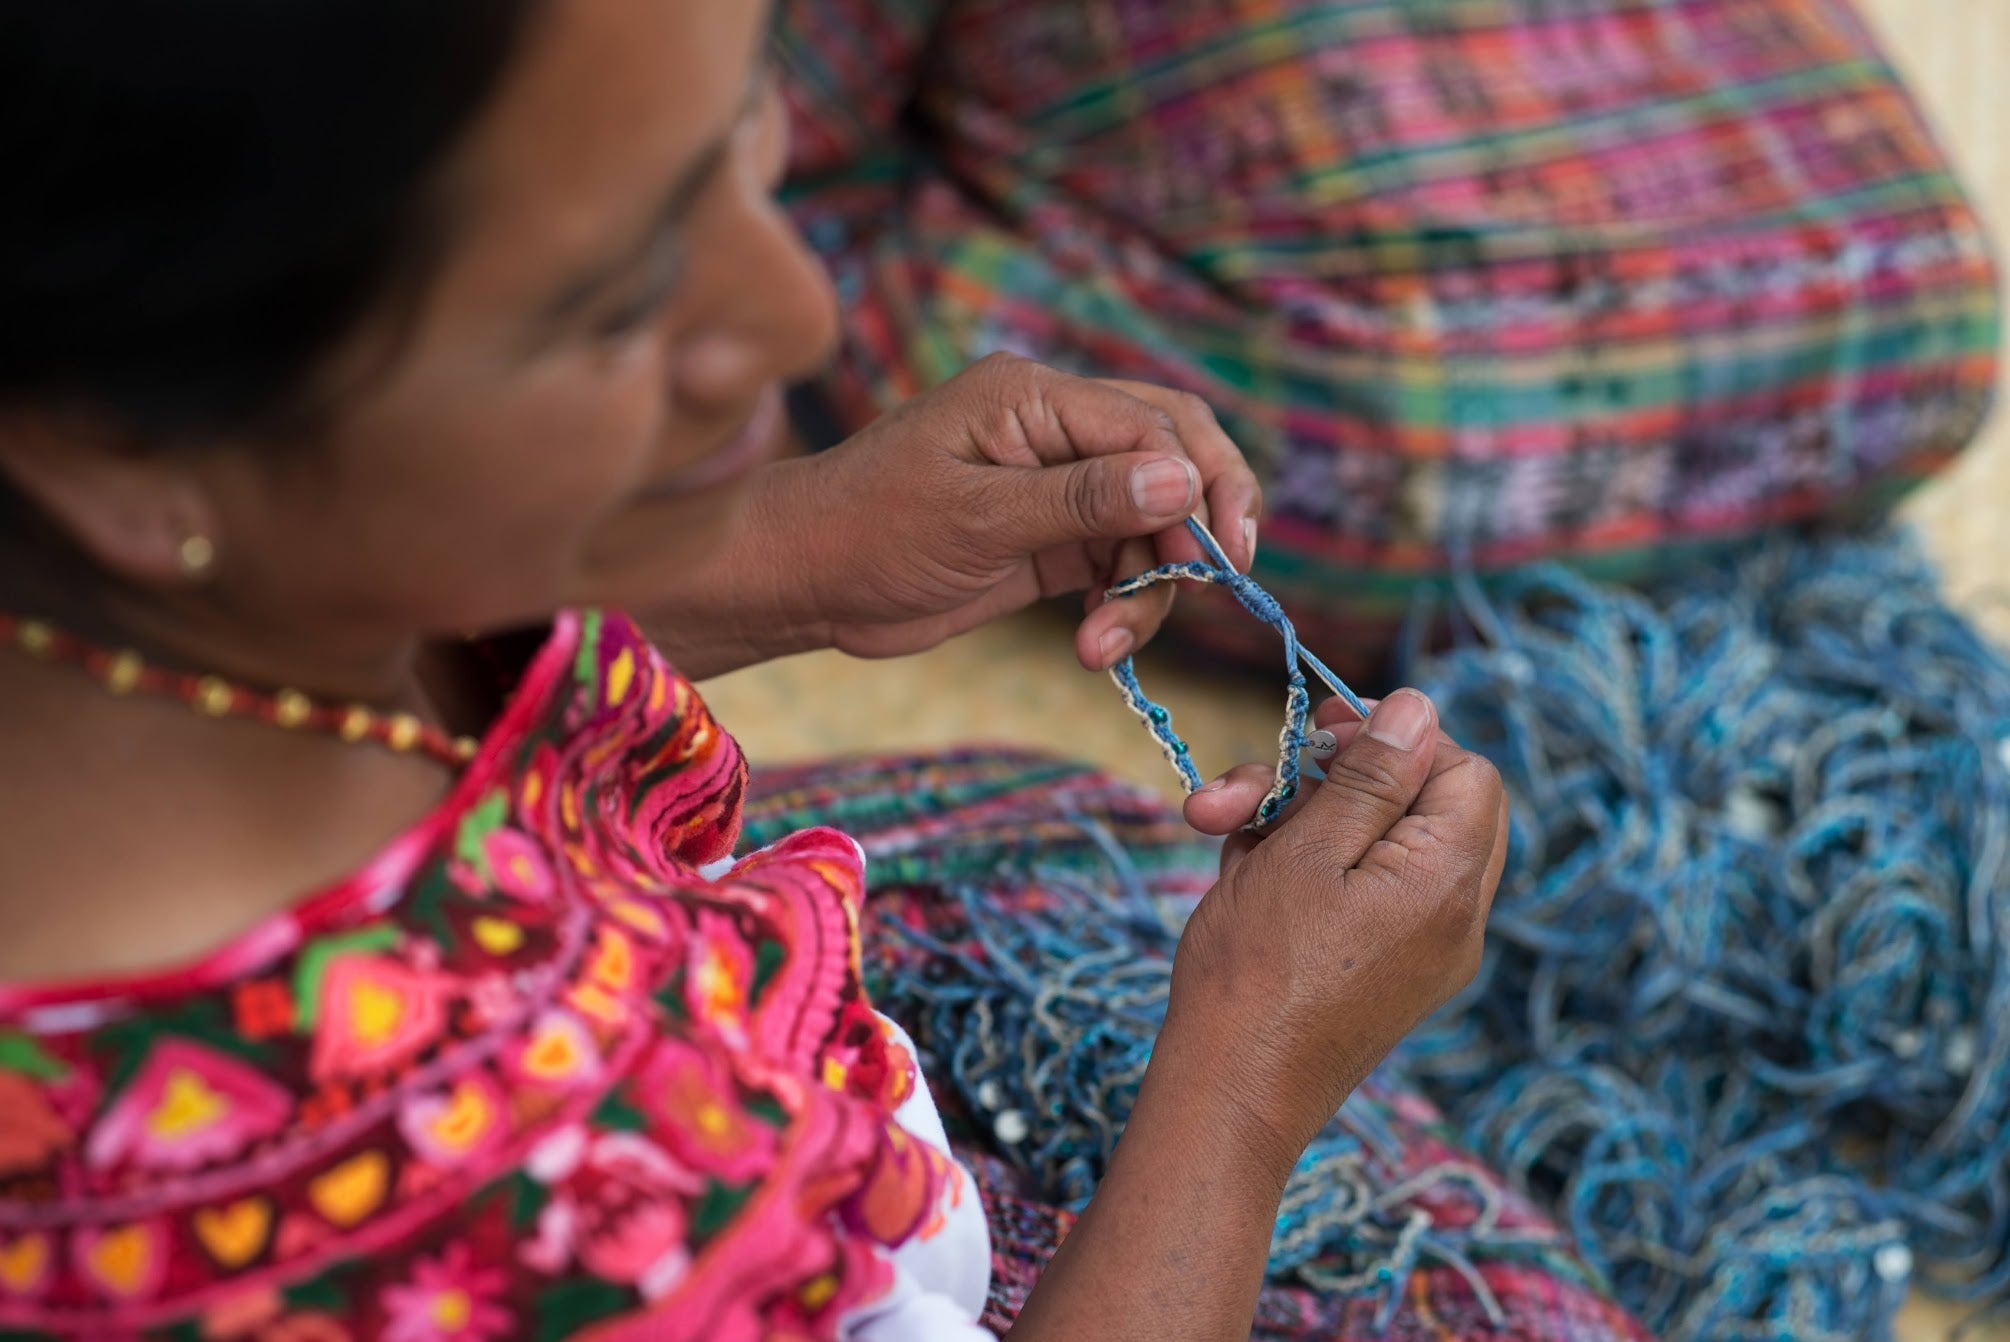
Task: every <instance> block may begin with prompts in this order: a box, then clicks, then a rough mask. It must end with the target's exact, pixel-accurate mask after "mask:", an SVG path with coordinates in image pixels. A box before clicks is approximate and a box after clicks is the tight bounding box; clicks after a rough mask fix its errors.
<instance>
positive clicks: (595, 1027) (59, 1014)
mask: <svg viewBox="0 0 2010 1342" xmlns="http://www.w3.org/2000/svg"><path fill="white" fill-rule="evenodd" d="M745 777H746V767H745V763H744V761H743V759H742V757H741V755H740V752H739V749H738V747H737V746H736V745H735V744H734V742H733V740H732V738H731V737H729V736H727V735H726V734H725V733H724V732H723V731H721V730H720V729H719V727H718V726H717V725H716V724H715V723H714V722H713V720H712V718H711V716H710V714H709V713H708V712H707V711H706V709H705V707H704V705H703V703H702V702H701V701H700V700H699V698H698V696H697V694H696V693H695V691H694V690H693V689H692V687H691V685H690V684H689V683H688V682H686V681H685V680H683V679H682V678H681V677H679V676H678V675H677V674H676V673H675V672H674V671H673V670H672V669H671V668H670V667H669V666H668V665H667V664H666V663H665V662H664V661H663V660H662V659H661V658H660V657H659V656H658V655H657V653H656V652H655V650H654V649H653V648H652V647H651V646H650V645H649V643H648V642H647V641H646V640H645V639H644V638H643V637H642V636H641V634H640V632H639V631H638V630H637V629H636V628H635V626H634V625H633V624H632V623H630V622H629V621H627V620H625V619H622V618H619V617H615V616H602V615H599V614H594V613H586V614H581V615H567V616H564V617H562V618H560V619H559V620H558V621H557V623H556V625H555V627H554V630H553V632H552V635H551V637H550V639H549V641H548V642H547V643H546V644H545V645H544V646H543V648H542V649H541V650H540V651H538V653H537V654H536V655H535V657H534V658H533V659H532V661H531V663H530V665H529V668H528V670H527V671H526V672H525V673H524V675H523V677H522V679H521V681H520V682H519V684H518V686H517V688H516V691H515V693H514V695H513V696H512V698H511V701H510V704H509V706H508V707H507V709H506V710H505V711H504V713H503V715H502V716H501V718H500V719H499V720H498V721H497V723H496V725H495V726H494V728H493V729H492V730H491V731H490V733H489V734H488V737H487V739H486V740H485V741H484V743H483V745H482V748H481V751H480V753H479V755H478V756H477V757H476V759H475V760H474V762H473V763H472V765H471V766H470V767H469V769H468V771H467V773H466V774H465V776H464V777H463V778H462V779H461V780H460V782H459V784H458V786H457V787H456V789H455V790H454V792H453V793H452V795H451V796H450V797H449V798H448V799H447V800H446V801H445V802H444V803H443V804H442V805H440V806H439V807H438V808H437V809H436V810H434V811H433V812H432V813H431V814H429V815H427V816H426V817H424V818H423V819H422V820H420V821H419V822H418V823H417V824H416V825H414V826H413V827H412V828H411V829H410V830H408V831H407V832H405V833H404V834H403V835H401V836H399V837H398V838H397V839H395V840H394V841H393V842H391V843H390V844H389V845H388V846H386V847H385V848H384V849H383V850H382V851H381V852H380V853H379V854H378V855H377V856H376V857H375V858H373V859H372V860H371V861H370V862H369V863H368V864H367V865H365V866H364V867H363V868H362V869H361V870H359V871H357V872H355V873H354V874H353V875H351V876H350V877H348V878H347V879H345V880H343V881H342V882H341V883H339V884H338V885H336V886H334V887H333V888H331V889H327V890H324V891H321V892H319V893H316V894H313V895H311V896H310V897H308V898H305V899H302V900H300V901H299V902H297V903H296V904H294V905H293V906H292V907H291V908H289V909H288V910H286V911H285V912H283V913H281V914H279V915H277V916H275V917H273V918H271V919H269V920H267V921H266V922H265V923H263V924H262V925H260V926H258V927H256V928H254V929H253V930H251V931H250V932H248V933H246V934H244V935H242V936H240V937H238V938H236V939H234V940H233V941H231V942H230V943H229V944H227V945H225V946H224V947H222V948H221V949H219V950H218V951H216V952H215V953H214V954H212V955H209V956H208V957H206V958H204V959H203V960H201V961H200V962H198V963H194V964H190V965H187V966H184V967H181V968H177V969H175V970H172V971H170V972H165V973H160V974H155V975H151V976H147V977H142V978H134V979H125V980H121V981H119V982H115V983H70V984H60V985H0V1336H5V1337H28V1338H66V1339H67V1338H92V1339H101V1338H102V1339H131V1338H147V1339H155V1338H159V1339H168V1338H172V1339H178V1340H182V1342H187V1340H191V1339H204V1340H211V1339H214V1340H215V1342H235V1340H236V1339H246V1340H247V1342H348V1340H351V1339H353V1340H355V1342H362V1339H374V1338H382V1339H385V1340H386V1342H498V1340H499V1339H505V1338H507V1339H516V1338H524V1339H548V1338H562V1337H575V1336H576V1337H581V1338H591V1339H599V1340H604V1342H616V1340H617V1339H629V1338H633V1339H644V1338H647V1339H652V1340H655V1339H672V1338H692V1339H699V1338H703V1339H716V1340H717V1342H738V1340H740V1339H754V1338H812V1337H826V1338H828V1337H836V1338H848V1339H857V1342H908V1340H909V1339H917V1338H923V1337H927V1338H931V1339H932V1338H952V1339H953V1338H959V1337H965V1336H971V1337H988V1336H989V1334H987V1333H983V1332H982V1331H980V1330H979V1329H977V1327H976V1325H975V1324H974V1323H973V1322H972V1320H973V1319H974V1318H975V1317H976V1315H977V1313H978V1311H979V1310H980V1308H981V1307H982V1303H983V1294H984V1289H985V1284H986V1278H987V1274H988V1267H989V1250H988V1244H987V1241H986V1235H985V1229H984V1221H983V1218H982V1215H981V1210H980V1208H979V1207H978V1206H977V1199H976V1193H975V1190H974V1187H973V1186H972V1185H971V1183H970V1182H969V1180H968V1178H967V1177H966V1176H965V1175H964V1173H963V1172H962V1170H961V1169H960V1168H959V1167H958V1166H957V1165H956V1164H955V1162H954V1161H953V1160H952V1159H951V1158H950V1157H949V1155H948V1154H947V1150H946V1143H945V1142H944V1140H943V1136H942V1126H941V1123H940V1120H939V1119H938V1118H937V1117H936V1115H935V1112H934V1108H933V1106H932V1104H930V1102H929V1100H928V1093H927V1090H926V1088H925V1087H924V1086H922V1085H921V1084H920V1082H919V1078H918V1076H917V1074H916V1071H915V1067H914V1063H913V1052H912V1048H911V1046H910V1044H909V1043H908V1041H907V1039H906V1037H905V1036H904V1035H902V1034H901V1033H900V1031H899V1030H898V1029H897V1028H895V1027H893V1026H892V1025H891V1024H890V1023H889V1022H887V1021H886V1020H885V1019H884V1018H883V1017H881V1016H879V1015H878V1014H877V1013H875V1012H874V1011H873V1010H872V1008H871V1006H870V1004H869V1003H868V1002H867V1000H866V997H865V994H864V992H863V990H862V988H861V985H860V981H859V960H858V944H857V936H858V910H859V906H860V901H861V899H862V895H863V889H864V879H863V876H864V873H863V861H862V858H861V855H860V853H859V850H858V848H857V846H856V845H855V844H853V843H852V842H851V840H849V839H847V838H845V837H844V836H843V835H841V834H838V833H836V832H834V831H830V830H809V831H805V832H803V833H799V834H796V835H793V836H791V837H790V838H788V839H785V840H783V841H782V842H780V843H778V844H776V845H774V846H773V847H771V848H768V849H766V850H764V851H762V852H759V853H756V854H754V855H752V856H750V857H748V858H746V859H744V860H742V861H739V862H737V863H735V862H733V861H732V860H731V857H730V854H731V852H732V849H733V844H734V841H735V838H736V834H737V828H738V823H739V814H740V807H741V800H742V794H743V790H744V784H745Z"/></svg>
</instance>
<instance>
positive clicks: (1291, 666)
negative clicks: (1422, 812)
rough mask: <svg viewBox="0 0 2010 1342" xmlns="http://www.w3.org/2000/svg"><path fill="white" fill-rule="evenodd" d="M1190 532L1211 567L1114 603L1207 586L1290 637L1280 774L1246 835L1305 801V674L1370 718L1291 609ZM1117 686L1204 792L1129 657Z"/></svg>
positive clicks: (1156, 576)
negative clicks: (1302, 640)
mask: <svg viewBox="0 0 2010 1342" xmlns="http://www.w3.org/2000/svg"><path fill="white" fill-rule="evenodd" d="M1186 525H1187V530H1188V531H1191V532H1192V533H1193V536H1194V539H1195V540H1197V541H1199V542H1200V548H1201V550H1202V551H1203V552H1204V553H1205V554H1206V555H1207V561H1206V562H1202V561H1200V560H1197V559H1195V560H1186V561H1184V562H1182V563H1177V564H1161V565H1159V567H1157V568H1155V569H1152V570H1150V571H1149V572H1145V573H1140V574H1139V575H1138V576H1137V577H1135V578H1131V579H1128V580H1127V581H1125V582H1121V583H1118V584H1117V585H1116V586H1115V587H1112V588H1111V589H1110V590H1109V592H1108V593H1107V594H1106V595H1108V596H1109V598H1110V599H1111V600H1116V599H1117V598H1119V597H1127V596H1135V595H1137V594H1138V593H1139V592H1142V591H1144V590H1145V589H1146V588H1147V587H1154V586H1157V585H1158V584H1159V583H1162V582H1182V581H1184V582H1205V583H1212V584H1214V585H1215V586H1216V587H1225V588H1227V589H1228V590H1229V591H1230V592H1231V593H1232V594H1233V595H1234V596H1235V599H1236V600H1237V601H1239V602H1241V603H1242V608H1243V609H1244V610H1246V611H1248V612H1249V613H1250V614H1251V615H1254V616H1255V617H1256V618H1257V619H1259V620H1261V621H1263V622H1264V623H1265V624H1267V625H1269V626H1270V627H1271V628H1272V629H1275V630H1276V631H1277V632H1278V633H1279V634H1281V635H1282V636H1283V638H1284V668H1285V672H1286V674H1287V676H1288V677H1289V683H1288V686H1287V688H1286V689H1285V692H1284V730H1283V731H1281V732H1279V733H1278V737H1277V773H1276V775H1275V777H1274V778H1273V780H1272V782H1271V785H1270V791H1269V792H1268V793H1266V794H1265V795H1264V798H1263V803H1262V805H1260V806H1258V807H1257V808H1256V818H1255V819H1254V820H1252V821H1250V822H1249V824H1247V825H1245V826H1244V827H1243V828H1245V829H1251V830H1256V829H1262V828H1263V827H1264V826H1265V825H1268V824H1269V823H1270V822H1271V821H1273V820H1275V819H1277V817H1278V816H1279V815H1281V814H1283V812H1284V808H1285V807H1287V806H1289V805H1290V804H1291V799H1292V798H1293V797H1295V796H1297V795H1298V752H1299V751H1301V750H1303V749H1304V748H1305V721H1306V718H1307V717H1308V716H1309V715H1310V714H1311V711H1312V697H1311V696H1310V695H1309V694H1307V693H1306V690H1305V670H1304V668H1305V667H1310V668H1311V669H1312V672H1313V674H1314V675H1316V676H1318V677H1319V678H1320V679H1321V680H1323V681H1325V682H1326V684H1327V686H1328V687H1329V688H1331V689H1332V691H1333V692H1334V693H1335V694H1337V695H1339V696H1340V697H1341V698H1342V699H1345V700H1346V701H1347V703H1348V704H1349V705H1350V706H1351V707H1352V708H1353V709H1354V711H1355V712H1356V713H1358V714H1360V715H1361V717H1362V718H1364V719H1365V718H1366V717H1367V716H1368V708H1367V705H1365V704H1363V703H1362V702H1361V700H1360V697H1359V696H1358V695H1356V694H1355V693H1354V691H1352V690H1350V689H1348V688H1347V684H1346V682H1345V681H1343V680H1341V679H1340V677H1339V676H1337V675H1335V674H1333V671H1332V669H1331V668H1330V667H1328V666H1327V665H1326V663H1324V662H1322V661H1320V660H1319V659H1318V658H1317V657H1314V656H1313V655H1312V654H1311V653H1309V652H1307V651H1306V650H1305V649H1304V648H1303V647H1301V646H1300V645H1299V642H1298V632H1297V631H1296V630H1295V629H1293V628H1292V627H1291V620H1290V617H1288V616H1287V615H1285V613H1284V607H1282V606H1280V605H1278V604H1277V598H1276V597H1273V596H1272V595H1270V593H1268V592H1266V591H1264V590H1263V589H1262V588H1261V587H1259V586H1257V584H1256V581H1255V579H1253V578H1251V577H1249V576H1248V575H1247V574H1243V573H1237V572H1236V571H1235V569H1234V567H1233V566H1232V565H1231V564H1230V563H1229V562H1228V556H1227V555H1226V554H1224V553H1222V549H1221V546H1220V544H1219V543H1218V542H1216V540H1215V539H1214V537H1213V535H1211V534H1210V533H1209V532H1208V529H1207V528H1206V527H1204V526H1202V525H1201V524H1200V523H1199V522H1198V521H1195V520H1194V519H1192V518H1188V519H1187V524H1186ZM1110 679H1111V680H1114V681H1115V682H1116V683H1117V689H1118V691H1119V692H1120V693H1121V694H1122V695H1123V696H1124V703H1125V704H1126V705H1128V706H1129V707H1130V710H1131V712H1133V713H1135V714H1137V715H1138V721H1140V722H1142V723H1144V725H1145V730H1146V731H1149V732H1150V733H1151V734H1152V739H1153V740H1155V741H1157V742H1158V743H1159V749H1160V750H1162V751H1164V752H1165V757H1166V760H1167V761H1168V762H1169V763H1170V764H1171V765H1172V767H1173V768H1174V769H1176V770H1178V771H1179V776H1180V782H1181V783H1183V784H1185V786H1186V790H1187V791H1188V792H1192V791H1194V790H1195V789H1197V788H1198V787H1200V771H1199V770H1197V769H1195V768H1194V766H1193V758H1192V751H1191V750H1189V749H1188V747H1187V743H1186V742H1185V741H1182V740H1181V739H1180V737H1179V733H1177V732H1175V731H1174V730H1173V727H1172V714H1171V713H1170V712H1168V711H1167V710H1166V709H1165V708H1164V707H1163V706H1161V705H1159V704H1155V703H1153V702H1152V700H1151V699H1150V697H1149V696H1147V695H1146V694H1145V691H1144V687H1143V686H1142V685H1140V684H1138V672H1137V668H1136V667H1135V666H1133V665H1132V664H1131V659H1130V658H1128V657H1126V658H1124V660H1123V661H1121V662H1118V663H1117V664H1116V665H1115V666H1113V667H1111V668H1110Z"/></svg>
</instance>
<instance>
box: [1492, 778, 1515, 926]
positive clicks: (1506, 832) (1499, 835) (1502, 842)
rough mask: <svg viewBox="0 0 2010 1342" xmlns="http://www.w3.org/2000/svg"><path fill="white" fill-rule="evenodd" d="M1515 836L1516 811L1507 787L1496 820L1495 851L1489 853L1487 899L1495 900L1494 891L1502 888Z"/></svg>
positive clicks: (1503, 790)
mask: <svg viewBox="0 0 2010 1342" xmlns="http://www.w3.org/2000/svg"><path fill="white" fill-rule="evenodd" d="M1513 837H1514V811H1513V809H1512V808H1511V807H1510V806H1509V804H1508V796H1507V789H1505V788H1503V789H1501V804H1500V814H1499V816H1498V817H1497V818H1496V819H1495V821H1494V846H1493V851H1492V852H1491V853H1489V854H1488V855H1487V900H1488V902H1489V903H1491V902H1492V901H1493V892H1494V891H1495V890H1497V889H1499V888H1500V883H1501V875H1502V873H1503V872H1505V871H1506V870H1507V861H1508V845H1509V843H1510V842H1511V841H1512V839H1513Z"/></svg>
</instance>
